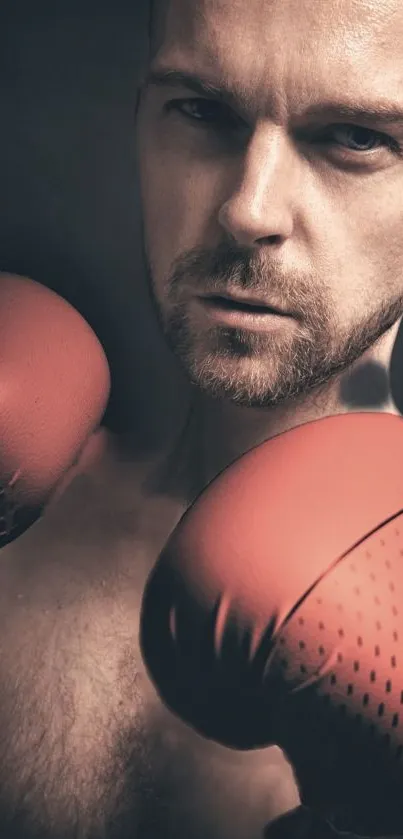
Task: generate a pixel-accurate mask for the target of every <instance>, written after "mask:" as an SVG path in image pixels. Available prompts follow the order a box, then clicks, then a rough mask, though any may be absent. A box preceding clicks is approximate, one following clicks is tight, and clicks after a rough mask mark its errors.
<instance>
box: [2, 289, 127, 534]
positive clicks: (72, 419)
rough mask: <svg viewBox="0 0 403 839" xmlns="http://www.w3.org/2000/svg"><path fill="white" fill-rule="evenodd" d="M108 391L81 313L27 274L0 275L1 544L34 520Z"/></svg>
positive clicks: (102, 362)
mask: <svg viewBox="0 0 403 839" xmlns="http://www.w3.org/2000/svg"><path fill="white" fill-rule="evenodd" d="M109 391H110V376H109V368H108V363H107V360H106V357H105V354H104V351H103V349H102V347H101V344H100V342H99V341H98V338H97V337H96V335H95V334H94V332H93V331H92V329H91V328H90V327H89V325H88V324H87V323H86V321H85V320H84V319H83V318H82V317H81V315H80V314H79V313H78V312H77V311H76V310H75V309H74V308H73V307H72V306H71V305H70V304H69V303H67V302H66V301H65V300H64V299H62V298H61V297H59V296H58V295H57V294H55V293H54V292H53V291H51V290H50V289H48V288H46V287H45V286H42V285H40V284H39V283H37V282H34V281H33V280H30V279H26V278H24V277H16V276H10V275H5V274H2V275H0V546H3V545H4V544H7V542H9V541H11V540H12V539H13V538H16V536H17V535H19V534H20V533H21V532H23V531H24V530H25V529H26V528H27V527H28V526H29V525H30V524H31V523H32V522H33V521H34V520H35V519H36V518H37V516H38V512H39V511H40V510H41V509H42V507H43V505H44V504H45V503H46V501H47V500H48V498H49V497H50V495H51V493H52V491H53V490H54V488H55V487H56V486H57V485H58V483H59V481H60V480H61V479H62V478H63V476H64V475H65V473H66V470H68V469H69V467H71V466H72V465H73V464H74V462H75V460H76V459H77V457H78V456H79V455H80V452H81V451H82V449H83V446H84V445H85V443H86V442H87V440H88V438H89V436H90V434H91V433H92V432H93V431H94V429H96V427H97V426H98V425H99V423H100V421H101V419H102V416H103V414H104V411H105V408H106V404H107V401H108V397H109Z"/></svg>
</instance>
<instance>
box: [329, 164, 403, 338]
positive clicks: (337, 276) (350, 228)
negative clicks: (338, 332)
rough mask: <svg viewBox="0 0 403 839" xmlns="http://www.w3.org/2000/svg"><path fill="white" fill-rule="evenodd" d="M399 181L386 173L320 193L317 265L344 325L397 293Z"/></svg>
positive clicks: (400, 272) (402, 217) (401, 230)
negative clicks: (320, 215)
mask: <svg viewBox="0 0 403 839" xmlns="http://www.w3.org/2000/svg"><path fill="white" fill-rule="evenodd" d="M395 171H397V170H395ZM402 180H403V179H402V175H401V173H400V172H399V173H398V174H396V175H393V174H391V170H389V171H388V172H384V173H383V174H382V175H381V174H380V173H379V174H378V175H373V176H372V177H371V176H368V177H367V178H359V177H351V178H346V176H345V175H344V176H343V178H340V181H339V182H338V183H335V182H334V181H333V183H332V187H331V190H329V189H328V188H326V189H325V191H323V188H322V190H320V192H321V202H322V208H323V213H322V222H321V223H320V225H319V228H317V229H319V230H320V231H321V232H320V233H319V240H320V246H319V250H320V259H319V262H320V263H321V266H322V268H321V273H322V275H323V277H324V278H325V279H326V280H327V282H328V289H329V295H331V296H332V298H333V300H332V302H333V306H334V309H335V311H337V313H338V314H339V316H340V318H341V319H342V320H343V322H344V323H347V322H352V321H353V320H356V319H357V317H360V316H361V317H362V315H363V313H364V312H365V311H368V312H369V311H374V309H376V308H379V305H381V304H382V302H384V301H386V302H387V301H389V300H391V299H392V298H393V297H395V296H396V295H397V294H400V293H401V292H402V290H403V198H402V196H403V183H402ZM328 186H329V185H327V187H328ZM316 206H317V202H316ZM318 218H319V216H318ZM324 220H325V221H324Z"/></svg>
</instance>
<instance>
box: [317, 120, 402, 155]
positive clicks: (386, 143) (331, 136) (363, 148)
mask: <svg viewBox="0 0 403 839" xmlns="http://www.w3.org/2000/svg"><path fill="white" fill-rule="evenodd" d="M325 141H327V142H336V143H337V144H338V145H339V146H344V147H345V148H348V149H349V150H350V151H356V152H371V151H376V150H377V149H379V148H385V147H386V148H392V147H393V140H392V138H391V137H388V136H387V135H386V134H381V133H380V132H379V131H374V130H373V129H370V128H363V127H362V126H357V125H334V126H332V127H331V128H330V129H329V130H328V131H327V132H326V135H325Z"/></svg>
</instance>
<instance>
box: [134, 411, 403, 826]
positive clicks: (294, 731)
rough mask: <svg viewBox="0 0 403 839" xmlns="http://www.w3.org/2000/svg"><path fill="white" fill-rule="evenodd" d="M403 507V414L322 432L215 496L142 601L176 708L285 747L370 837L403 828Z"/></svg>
mask: <svg viewBox="0 0 403 839" xmlns="http://www.w3.org/2000/svg"><path fill="white" fill-rule="evenodd" d="M402 509H403V424H402V420H401V419H400V417H396V416H392V415H387V414H375V413H374V414H369V413H368V414H367V413H365V414H348V415H342V416H338V417H328V418H325V419H322V420H318V421H316V422H312V423H308V424H306V425H303V426H300V427H298V428H296V429H293V430H292V431H289V432H286V433H284V434H281V435H279V436H278V437H276V438H273V439H272V440H270V441H268V442H267V443H265V444H263V445H261V446H259V447H258V448H256V449H254V450H253V451H252V452H250V453H248V454H247V455H245V456H244V457H242V458H240V459H239V460H238V461H237V462H236V463H235V464H233V465H232V466H231V467H229V468H228V469H227V470H226V471H225V472H223V473H222V474H221V475H220V476H219V477H218V478H217V479H216V480H215V481H214V482H213V483H212V484H211V485H210V487H209V488H207V490H206V491H205V492H204V493H203V494H202V495H201V496H200V498H199V499H198V501H197V502H196V503H195V505H194V506H193V507H192V508H191V510H190V511H189V512H188V513H187V514H186V515H185V516H184V518H183V519H182V522H181V523H180V524H179V526H178V528H177V529H176V531H175V532H174V534H173V536H172V537H171V539H170V541H169V543H168V545H167V547H166V549H165V551H164V552H163V554H162V556H161V558H160V560H159V562H158V563H157V565H156V567H155V569H154V571H153V573H152V574H151V576H150V579H149V583H148V586H147V588H146V592H145V597H144V602H143V614H142V644H143V652H144V657H145V661H146V664H147V665H148V668H149V672H150V675H151V677H152V678H153V679H154V682H155V684H156V687H157V690H158V691H159V693H160V695H161V697H162V699H163V700H164V701H165V702H166V704H167V705H168V706H169V707H170V708H171V709H172V710H173V711H174V712H175V713H177V714H179V715H180V716H181V717H182V719H184V720H185V721H186V722H188V723H189V724H191V725H192V726H193V727H194V728H196V730H197V731H199V732H200V733H201V734H202V735H204V736H206V737H209V738H212V739H215V740H217V741H218V742H220V743H223V744H224V745H228V746H230V747H232V748H254V747H257V746H263V745H268V744H269V743H277V744H278V745H280V746H282V747H283V748H284V749H285V751H286V752H287V754H288V755H289V756H290V758H291V760H292V762H293V764H294V766H295V767H296V769H297V776H298V778H299V780H301V782H302V789H303V790H307V794H308V797H309V796H312V797H315V796H316V797H317V798H318V799H320V800H321V802H322V804H323V805H324V811H325V812H326V815H331V816H333V817H336V818H337V817H339V821H340V823H342V824H343V826H345V828H346V829H357V827H358V829H362V828H365V829H367V828H368V824H369V827H370V830H369V834H370V835H371V833H372V832H373V831H376V830H379V829H380V830H381V831H382V830H383V829H384V828H383V825H384V824H385V818H384V815H385V814H384V810H385V807H386V809H389V814H390V819H389V820H388V822H387V825H388V827H390V830H391V831H395V832H396V831H397V830H399V829H400V827H401V826H402V823H403V817H402V813H403V807H402V805H401V804H400V803H398V798H399V797H400V796H399V790H400V795H401V793H402V791H403V772H402V767H403V653H402V652H401V650H402V640H403V517H402V516H401V515H400V514H401V511H402ZM371 796H373V798H374V801H373V802H371V800H370V799H371ZM376 796H378V797H379V796H380V798H381V799H382V800H383V805H382V807H381V808H379V807H378V808H377V807H376V806H375V798H376ZM308 803H311V801H308ZM315 803H316V802H315ZM372 805H373V806H372ZM329 808H330V809H332V808H336V809H335V810H334V812H333V811H332V812H330V813H329ZM382 808H383V809H382ZM364 809H365V810H366V812H364ZM367 814H368V818H367ZM378 816H379V819H378ZM400 818H402V822H401V823H399V819H400ZM382 819H383V821H382ZM377 820H378V821H377ZM372 828H373V831H372Z"/></svg>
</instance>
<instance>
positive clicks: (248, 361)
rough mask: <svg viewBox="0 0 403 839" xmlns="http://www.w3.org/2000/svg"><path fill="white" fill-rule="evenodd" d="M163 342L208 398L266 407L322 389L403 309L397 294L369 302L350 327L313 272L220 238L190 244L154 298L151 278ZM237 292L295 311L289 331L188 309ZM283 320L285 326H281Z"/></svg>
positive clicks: (386, 328)
mask: <svg viewBox="0 0 403 839" xmlns="http://www.w3.org/2000/svg"><path fill="white" fill-rule="evenodd" d="M149 275H150V287H151V289H152V291H153V297H154V303H155V305H156V308H157V315H158V318H159V321H160V324H161V326H162V329H163V332H164V335H165V338H166V341H167V343H168V345H169V347H170V349H171V350H172V352H173V353H174V355H175V356H176V357H177V358H178V359H179V361H180V362H181V364H182V366H183V368H184V370H185V372H186V374H187V376H188V378H189V379H190V381H191V382H192V383H193V384H195V385H196V386H197V387H198V388H199V389H200V390H201V391H203V392H205V393H207V394H208V395H210V396H213V397H218V398H223V397H225V398H228V399H230V400H231V401H233V402H235V403H236V404H239V405H245V406H249V407H254V408H268V407H273V406H276V405H279V404H281V403H283V402H285V401H288V400H293V399H296V398H297V397H298V396H300V395H302V394H307V393H309V392H311V391H314V390H317V389H319V388H321V387H323V386H325V385H326V384H327V383H328V382H329V381H330V380H332V379H334V378H335V377H337V376H338V375H340V374H341V373H343V372H344V371H346V370H347V369H348V368H349V367H350V366H351V365H352V364H353V363H354V362H355V361H357V360H358V359H359V358H360V357H361V356H362V355H363V353H365V352H366V351H367V350H368V349H369V348H370V347H372V346H373V345H374V344H375V343H376V342H377V341H378V340H379V339H380V338H381V337H382V336H383V335H384V334H385V332H387V330H388V329H390V328H391V327H392V326H393V324H394V323H395V322H396V321H397V319H398V318H399V317H400V316H401V314H402V312H403V293H402V294H399V295H396V296H395V297H393V299H391V300H379V299H378V300H376V301H375V303H373V307H372V308H371V311H365V307H364V309H363V311H362V312H361V313H360V317H359V318H357V320H356V321H355V322H354V323H352V324H350V326H349V328H347V327H346V325H345V324H344V325H343V324H342V323H341V322H340V321H339V320H338V318H337V314H336V313H335V308H334V305H333V301H332V296H331V291H330V289H329V287H328V286H327V284H326V283H325V282H324V281H323V278H322V279H321V277H320V276H318V275H316V274H313V273H311V274H310V275H309V276H307V275H305V274H302V273H298V272H295V271H294V272H293V273H292V274H291V273H290V272H288V273H286V272H284V270H283V269H282V268H281V266H280V265H279V263H278V262H277V261H275V260H274V259H273V257H270V258H268V257H267V256H265V255H263V254H262V253H258V252H257V251H256V252H251V250H250V249H247V248H243V247H239V246H236V245H231V244H227V243H223V244H221V245H219V246H218V247H217V248H216V249H215V250H214V251H209V250H204V249H202V248H195V249H193V250H191V251H188V252H186V253H184V254H183V255H182V256H181V257H180V258H179V259H178V260H176V262H175V263H174V266H173V270H172V272H171V275H170V277H169V278H168V281H167V282H166V283H164V293H163V295H162V297H161V298H160V297H159V295H158V294H157V292H156V288H155V285H154V284H153V281H152V272H151V269H150V267H149ZM237 291H238V292H239V291H243V292H244V293H245V292H248V293H251V294H255V295H259V297H260V298H261V299H263V298H264V299H267V300H268V301H270V305H272V306H273V307H275V308H279V309H282V310H286V311H288V312H293V313H295V320H294V323H293V324H292V328H281V322H280V323H279V325H280V328H279V329H275V330H268V331H267V332H264V331H261V330H253V329H250V328H248V329H246V328H244V329H242V328H235V327H234V328H233V327H228V326H225V327H224V326H223V325H217V324H215V325H208V326H206V323H205V322H204V323H203V322H201V321H200V318H197V315H196V316H195V314H194V307H192V301H194V297H195V295H196V294H197V293H199V294H200V293H202V294H204V295H206V294H207V295H208V294H213V293H215V294H220V293H221V294H225V293H227V294H228V293H235V292H237ZM288 325H290V324H288Z"/></svg>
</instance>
